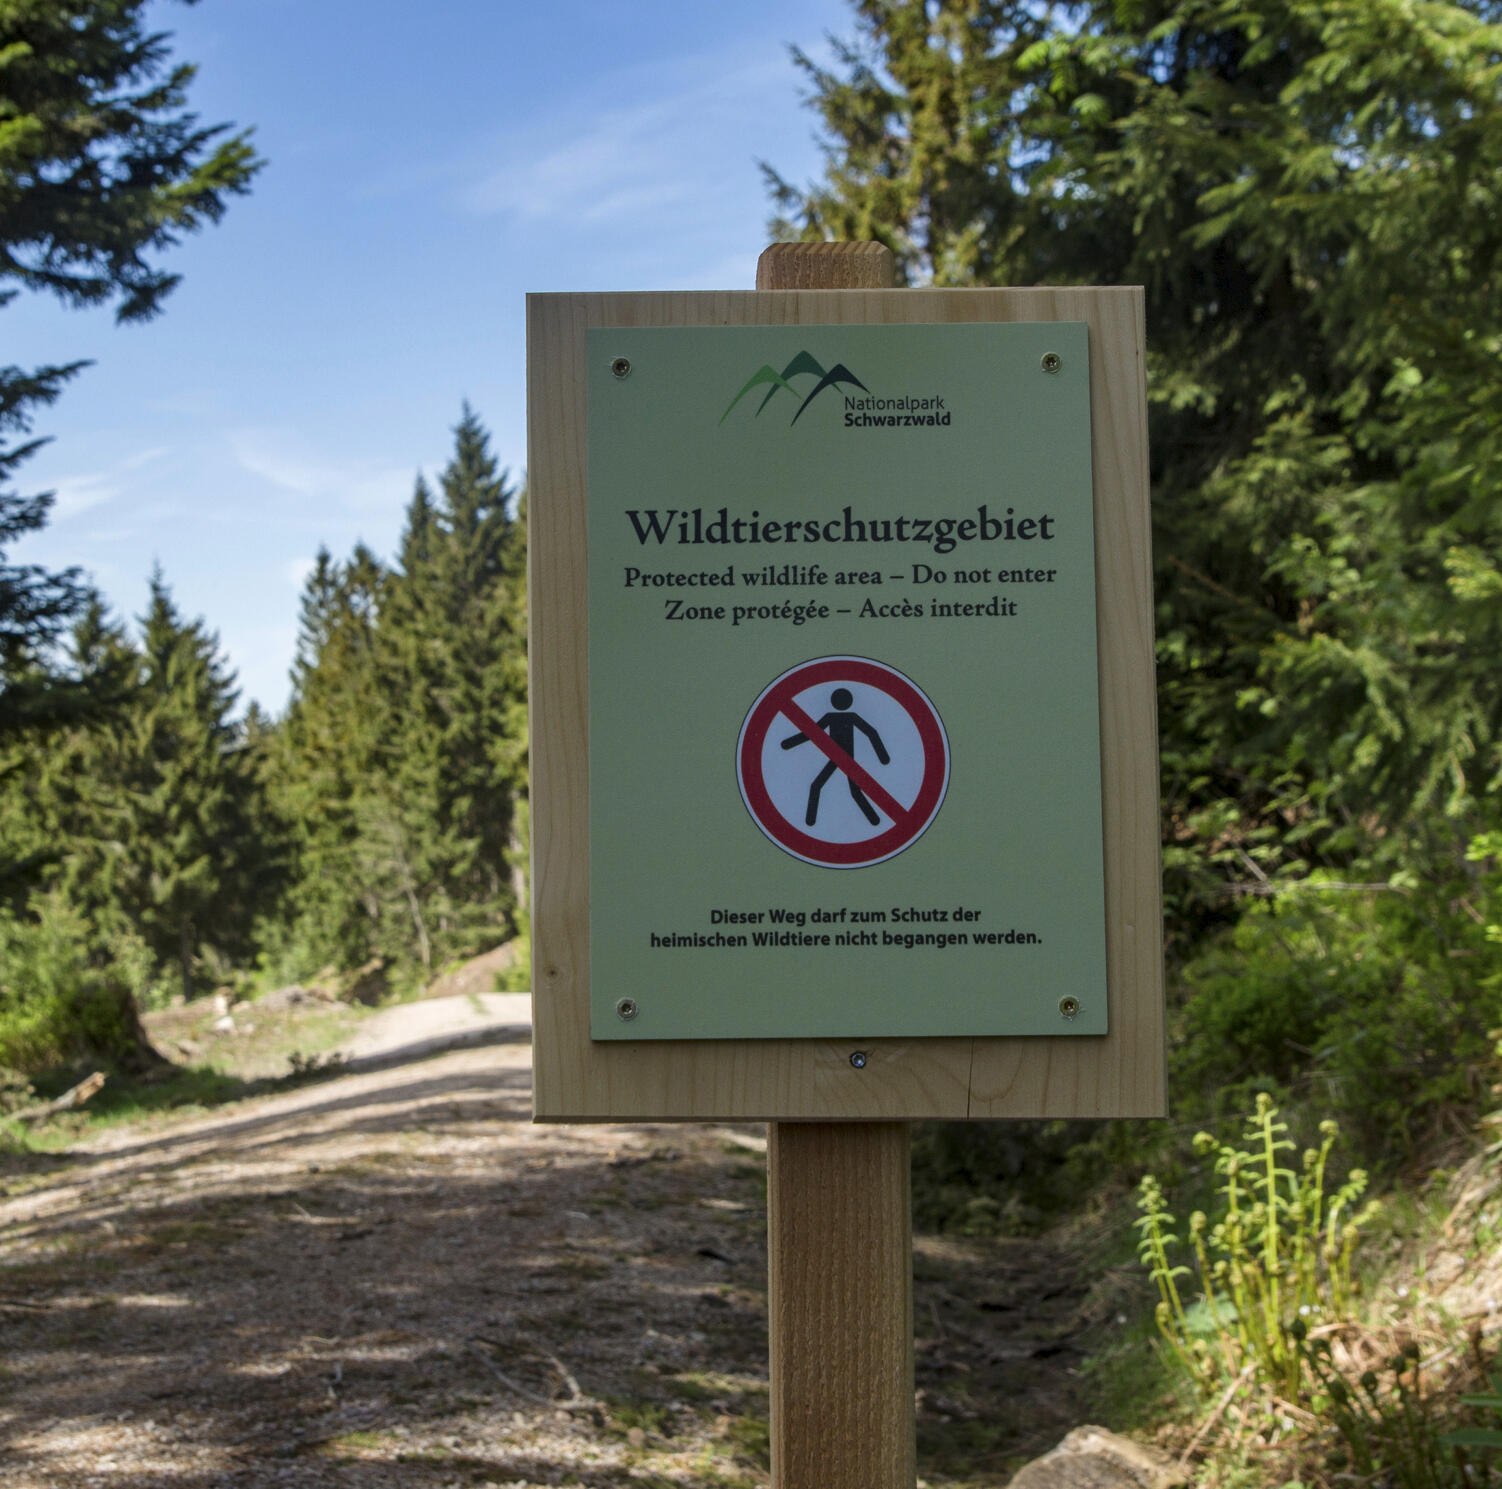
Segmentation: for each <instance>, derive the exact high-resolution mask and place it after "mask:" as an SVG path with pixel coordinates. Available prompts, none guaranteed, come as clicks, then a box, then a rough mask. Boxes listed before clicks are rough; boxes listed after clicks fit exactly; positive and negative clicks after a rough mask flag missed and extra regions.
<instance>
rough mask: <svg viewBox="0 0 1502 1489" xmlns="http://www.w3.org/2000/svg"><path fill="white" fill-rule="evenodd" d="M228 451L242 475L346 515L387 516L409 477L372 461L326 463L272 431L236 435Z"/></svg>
mask: <svg viewBox="0 0 1502 1489" xmlns="http://www.w3.org/2000/svg"><path fill="white" fill-rule="evenodd" d="M229 442H230V450H231V453H232V454H233V456H234V460H235V463H236V464H237V465H238V466H239V467H240V468H241V470H244V471H247V472H248V473H249V474H251V475H253V476H258V477H259V478H260V479H261V480H263V481H265V482H267V483H268V484H270V485H272V486H275V487H277V488H278V489H279V490H282V491H288V492H291V493H292V494H293V495H294V496H301V497H307V498H309V499H316V500H317V501H319V502H327V501H336V502H338V503H340V504H341V505H342V506H343V507H345V508H346V509H347V510H349V511H354V512H386V511H390V510H391V509H392V508H393V507H400V506H402V505H404V504H405V503H406V501H407V498H408V497H409V496H410V495H411V491H412V480H413V475H412V471H411V470H410V469H408V468H402V467H398V466H394V465H391V464H388V463H385V462H383V461H380V460H375V459H368V458H367V459H330V458H329V457H327V456H322V455H317V454H310V453H308V452H307V451H306V450H304V449H300V448H297V447H296V444H295V442H294V441H293V440H291V439H289V438H288V437H287V436H285V435H283V434H280V433H277V432H275V431H267V430H252V429H247V430H238V431H236V432H233V433H231V435H230V436H229Z"/></svg>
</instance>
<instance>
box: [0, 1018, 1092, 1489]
mask: <svg viewBox="0 0 1502 1489" xmlns="http://www.w3.org/2000/svg"><path fill="white" fill-rule="evenodd" d="M440 1001H446V1000H434V1002H435V1003H436V1002H440ZM480 1001H481V1004H482V1008H481V1009H480V1010H473V1009H472V1010H471V1012H472V1013H473V1014H474V1015H475V1018H476V1020H477V1021H478V1020H480V1019H481V1016H482V1014H483V1022H477V1023H476V1024H475V1025H474V1026H473V1027H469V1028H459V1027H456V1026H455V1025H454V1024H453V1023H450V1022H445V1020H446V1019H447V1018H448V1014H447V1013H443V1012H440V1014H439V1015H431V1014H419V1013H417V1012H416V1010H422V1009H423V1008H424V1006H425V1005H423V1004H414V1005H410V1009H411V1011H409V1010H407V1009H402V1010H390V1012H392V1013H398V1014H400V1015H401V1017H400V1018H399V1019H397V1020H395V1021H393V1022H392V1023H391V1024H389V1025H387V1030H388V1032H387V1033H386V1034H379V1035H378V1036H377V1035H371V1036H370V1038H371V1041H372V1042H371V1043H369V1044H366V1045H362V1046H361V1047H362V1048H366V1049H367V1050H368V1054H367V1055H366V1056H362V1057H360V1058H365V1059H372V1060H376V1061H377V1062H379V1061H380V1060H385V1061H387V1062H390V1061H391V1060H392V1059H393V1058H395V1057H397V1056H398V1055H399V1053H400V1052H401V1051H402V1050H408V1051H410V1050H411V1048H412V1047H413V1046H414V1045H417V1046H419V1047H420V1046H421V1044H422V1042H423V1041H424V1040H428V1039H434V1038H448V1037H460V1036H464V1037H467V1036H475V1037H483V1038H485V1039H487V1040H490V1041H491V1042H490V1043H487V1044H486V1045H484V1046H483V1047H477V1048H468V1049H459V1050H453V1051H450V1052H448V1053H445V1054H441V1055H437V1056H434V1057H431V1058H427V1059H422V1060H409V1061H407V1062H406V1063H401V1064H393V1063H386V1064H384V1065H379V1063H378V1066H377V1068H367V1069H362V1070H360V1071H357V1072H354V1073H346V1074H341V1075H339V1076H337V1077H336V1078H332V1079H326V1080H323V1081H321V1082H318V1083H310V1084H306V1085H302V1086H299V1087H296V1088H293V1089H284V1090H281V1091H277V1092H274V1093H272V1094H268V1095H262V1096H258V1097H254V1098H252V1099H248V1100H244V1101H240V1102H237V1103H234V1104H232V1105H230V1106H226V1107H222V1108H219V1109H217V1110H215V1111H213V1112H211V1113H209V1114H207V1115H198V1116H194V1117H191V1118H178V1119H174V1120H171V1121H167V1122H161V1121H158V1122H154V1123H150V1124H142V1125H139V1126H135V1127H130V1128H120V1129H116V1130H112V1131H107V1132H105V1133H103V1134H101V1135H99V1136H97V1137H94V1138H92V1139H91V1140H90V1141H89V1142H88V1143H87V1144H86V1145H85V1146H81V1147H80V1148H78V1149H76V1150H75V1151H73V1152H70V1153H67V1154H64V1155H58V1156H52V1157H45V1158H43V1157H33V1158H31V1159H29V1160H26V1161H24V1162H21V1161H17V1162H13V1163H12V1162H10V1161H7V1162H8V1163H9V1167H7V1168H5V1169H0V1329H3V1334H0V1339H3V1353H0V1486H4V1489H22V1486H24V1489H84V1486H90V1489H93V1486H101V1489H103V1486H108V1489H137V1486H139V1489H258V1486H263V1485H268V1486H269V1485H294V1486H312V1485H338V1486H360V1489H381V1486H388V1485H389V1486H393V1489H394V1486H397V1485H400V1486H403V1489H440V1486H444V1489H447V1486H459V1485H464V1486H471V1485H474V1486H481V1485H490V1486H493V1489H541V1486H543V1485H550V1486H551V1485H564V1484H572V1485H577V1486H580V1489H642V1486H643V1485H647V1486H651V1489H669V1486H674V1489H711V1486H712V1489H752V1486H762V1485H765V1484H766V1483H767V1465H766V1425H765V1412H766V1321H765V1308H766V1305H765V1275H766V1274H765V1226H766V1215H765V1199H764V1171H763V1170H764V1165H763V1158H762V1154H763V1152H764V1149H765V1143H764V1140H763V1138H762V1136H761V1135H760V1132H759V1130H758V1129H754V1128H741V1129H735V1130H732V1129H729V1128H722V1127H711V1126H677V1127H666V1126H656V1127H652V1126H641V1125H606V1126H575V1127H538V1126H533V1125H531V1123H530V1120H529V1119H530V1059H529V1056H530V1049H529V1045H528V1043H527V1037H526V1031H525V1030H524V1029H522V1028H520V1027H519V1026H517V1025H514V1024H508V1022H507V1020H508V1019H511V1018H513V1017H514V1014H515V1005H514V1004H512V1003H509V1002H506V1001H505V1000H502V1001H501V1002H499V1003H494V1004H492V1003H490V1002H488V1000H486V999H481V1000H480ZM432 1017H437V1018H438V1020H439V1022H438V1023H437V1024H430V1023H428V1022H427V1019H429V1018H432ZM380 1018H384V1015H380V1016H378V1018H377V1019H372V1020H371V1024H372V1025H374V1024H376V1023H377V1022H378V1019H380ZM413 1018H416V1019H417V1020H418V1022H416V1023H413V1022H410V1020H412V1019H413ZM508 1029H509V1030H511V1032H510V1033H508V1032H507V1030H508ZM353 1047H354V1046H352V1048H353ZM917 1278H918V1282H917V1316H918V1319H919V1330H920V1334H921V1336H922V1337H921V1338H920V1339H919V1356H918V1358H919V1368H918V1385H919V1388H920V1389H919V1413H920V1415H919V1421H920V1461H921V1462H922V1465H923V1473H924V1477H925V1479H926V1480H927V1481H928V1483H929V1484H931V1485H933V1486H935V1489H938V1486H941V1485H942V1486H956V1489H958V1486H962V1485H963V1486H965V1489H991V1486H995V1485H999V1484H1002V1483H1004V1482H1005V1479H1006V1475H1007V1471H1008V1469H1009V1468H1010V1466H1012V1465H1013V1464H1014V1463H1015V1462H1017V1461H1020V1460H1021V1459H1022V1458H1024V1457H1027V1456H1029V1455H1030V1454H1031V1453H1032V1452H1035V1451H1038V1450H1040V1449H1041V1448H1043V1447H1046V1446H1049V1445H1050V1444H1051V1443H1052V1442H1054V1441H1056V1440H1057V1439H1058V1438H1059V1437H1060V1436H1062V1434H1063V1432H1064V1431H1065V1430H1066V1429H1067V1428H1068V1427H1069V1426H1071V1425H1073V1422H1074V1421H1076V1420H1079V1418H1078V1417H1076V1416H1075V1415H1074V1413H1075V1411H1076V1406H1077V1402H1076V1396H1077V1382H1076V1380H1075V1377H1074V1374H1073V1371H1072V1366H1073V1365H1074V1364H1077V1363H1078V1360H1079V1353H1078V1349H1077V1346H1076V1344H1075V1338H1076V1336H1077V1334H1078V1332H1079V1331H1080V1329H1081V1328H1082V1326H1085V1325H1086V1324H1089V1323H1094V1322H1096V1321H1098V1317H1099V1311H1098V1310H1096V1312H1095V1314H1094V1315H1091V1313H1090V1311H1089V1310H1088V1309H1082V1305H1081V1298H1080V1291H1079V1288H1078V1287H1077V1285H1076V1284H1075V1281H1074V1273H1073V1266H1072V1264H1071V1262H1070V1261H1069V1260H1068V1259H1067V1258H1065V1257H1061V1256H1060V1255H1059V1254H1058V1253H1056V1252H1054V1251H1051V1250H1050V1249H1049V1248H1048V1247H1046V1246H1044V1245H1042V1244H1041V1243H1039V1242H1037V1241H1017V1242H1007V1241H996V1242H979V1241H948V1240H939V1239H935V1238H921V1237H920V1238H919V1241H918V1247H917Z"/></svg>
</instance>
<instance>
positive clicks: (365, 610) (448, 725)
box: [270, 408, 527, 978]
mask: <svg viewBox="0 0 1502 1489" xmlns="http://www.w3.org/2000/svg"><path fill="white" fill-rule="evenodd" d="M524 545H525V536H524V514H523V511H522V508H521V504H520V502H519V501H518V500H517V498H516V494H515V492H513V491H512V490H511V489H510V488H509V487H508V486H507V485H506V483H505V479H504V477H503V476H502V475H500V474H499V473H498V472H497V469H496V466H495V462H494V460H493V458H492V456H491V454H490V451H489V442H488V437H487V435H486V434H485V431H484V429H483V428H482V426H481V425H480V423H479V421H478V419H476V417H475V416H474V414H473V413H472V412H471V411H470V410H469V409H468V408H466V409H465V411H464V415H463V418H462V419H461V420H460V423H459V425H458V427H457V429H456V430H455V450H454V457H453V459H452V460H451V462H450V463H449V465H448V466H447V467H446V468H445V469H444V471H443V473H442V475H441V478H440V491H439V495H438V497H437V498H436V499H435V497H434V496H433V494H432V492H431V491H430V490H429V488H428V486H427V484H426V482H424V481H421V480H419V482H418V484H417V488H416V491H415V493H414V495H413V498H412V502H411V505H410V506H409V508H408V512H407V524H406V530H405V532H404V534H403V537H402V544H401V552H400V559H401V564H400V568H399V569H396V570H387V569H386V568H384V567H383V566H382V565H381V564H380V563H379V562H378V561H377V560H376V559H375V558H374V557H373V556H372V555H371V554H370V553H369V552H368V551H366V550H364V549H357V550H356V552H355V554H354V556H353V557H352V559H351V560H350V561H349V562H348V563H347V564H339V563H336V562H335V561H334V560H332V559H331V558H330V556H329V555H328V554H326V553H324V554H320V555H319V559H318V564H317V566H316V568H315V570H314V572H313V574H312V575H311V576H310V578H309V581H308V586H307V589H306V591H305V593H304V596H303V621H302V633H301V637H300V640H299V650H298V660H297V664H296V667H295V670H294V675H293V683H294V694H293V700H292V704H291V707H290V709H289V712H288V717H287V720H286V722H285V725H284V726H283V728H282V730H281V731H280V734H279V738H278V740H277V743H276V748H275V756H274V763H273V769H272V772H271V777H270V781H271V788H272V795H273V800H274V803H275V809H276V811H277V813H278V814H279V816H280V817H281V818H282V820H284V821H285V822H286V823H288V824H289V830H290V832H291V833H292V837H293V842H294V847H295V856H296V857H295V867H294V874H293V886H292V888H291V891H290V896H289V902H288V907H289V909H290V910H291V914H292V921H293V923H292V926H291V928H290V929H289V930H283V931H280V932H278V931H273V933H272V937H273V939H279V944H280V946H281V954H282V956H283V959H284V960H287V959H289V958H290V959H291V960H293V961H297V962H300V963H301V964H302V965H303V967H304V969H310V968H311V967H316V966H320V965H322V964H324V963H325V962H331V963H333V964H334V965H337V966H340V967H346V968H347V967H353V966H358V965H361V964H362V963H363V962H365V961H367V960H368V959H370V958H372V957H375V956H381V957H385V958H387V959H388V960H390V961H391V962H392V964H393V966H394V967H395V969H396V972H397V975H398V977H399V978H405V977H411V976H414V975H415V976H418V977H422V976H426V975H430V974H431V971H432V969H433V968H435V967H437V966H441V965H442V964H443V963H444V962H447V961H450V960H453V959H455V958H459V957H464V956H469V955H473V954H474V953H475V952H477V951H480V950H482V949H485V948H488V947H490V946H494V945H496V944H497V943H499V942H501V941H504V940H506V939H508V938H509V936H510V935H511V933H512V931H513V929H514V924H515V917H516V906H517V903H518V899H519V896H518V892H517V891H518V880H519V876H520V873H521V865H522V863H523V862H524V859H525V852H526V848H525V831H526V759H527V755H526V751H527V736H526V608H525V587H524V581H523V567H524V551H525V549H524Z"/></svg>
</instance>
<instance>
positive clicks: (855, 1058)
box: [850, 1050, 866, 1070]
mask: <svg viewBox="0 0 1502 1489" xmlns="http://www.w3.org/2000/svg"><path fill="white" fill-rule="evenodd" d="M850 1063H851V1064H852V1065H853V1066H855V1068H856V1069H857V1070H864V1069H865V1068H866V1052H865V1050H856V1052H855V1053H854V1054H853V1055H851V1057H850Z"/></svg>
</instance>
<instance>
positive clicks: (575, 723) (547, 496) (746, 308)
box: [527, 288, 1166, 1122]
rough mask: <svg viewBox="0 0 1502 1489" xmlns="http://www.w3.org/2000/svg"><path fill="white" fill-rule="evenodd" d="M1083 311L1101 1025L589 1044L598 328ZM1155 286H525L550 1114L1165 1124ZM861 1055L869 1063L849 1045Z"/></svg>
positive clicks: (536, 908) (544, 1092)
mask: <svg viewBox="0 0 1502 1489" xmlns="http://www.w3.org/2000/svg"><path fill="white" fill-rule="evenodd" d="M1024 321H1043V322H1047V321H1084V322H1086V323H1087V324H1088V326H1089V328H1090V334H1089V339H1090V383H1091V431H1090V437H1091V454H1092V461H1093V466H1094V511H1095V529H1096V601H1097V636H1098V654H1099V669H1100V719H1101V756H1102V809H1103V825H1104V855H1105V887H1106V975H1107V991H1108V997H1109V999H1110V1006H1111V1028H1110V1032H1109V1033H1108V1034H1105V1035H1102V1036H1099V1037H1080V1036H1071V1037H1060V1038H1051V1037H1028V1038H965V1039H959V1038H942V1039H922V1038H917V1039H878V1040H872V1041H860V1042H859V1043H858V1044H857V1043H855V1042H852V1041H851V1040H830V1039H812V1040H811V1039H776V1040H686V1041H670V1042H648V1041H642V1042H640V1043H634V1042H625V1043H622V1042H617V1041H610V1042H596V1041H592V1040H591V1039H590V1034H589V975H590V969H589V716H588V714H589V709H588V677H589V671H588V652H587V635H588V597H587V577H588V568H587V556H586V493H587V487H586V479H587V475H586V459H585V450H586V429H585V392H584V389H585V333H586V331H588V330H590V329H593V328H595V327H635V326H738V325H767V326H786V325H833V324H872V323H877V324H883V323H906V324H935V323H938V324H945V323H950V324H957V323H963V322H1024ZM1143 348H1144V315H1143V296H1142V291H1141V290H1140V289H1135V288H1106V289H1075V288H1064V289H1025V290H1014V289H995V290H792V291H762V292H735V291H725V292H673V293H660V294H640V293H637V294H625V293H623V294H547V295H532V296H529V297H528V326H527V360H528V375H527V387H528V447H529V458H528V481H527V487H528V493H527V503H528V513H527V517H528V540H529V556H528V594H529V603H530V608H531V641H530V662H529V668H530V687H531V743H532V752H531V762H532V793H531V794H532V956H533V995H532V996H533V1037H534V1095H533V1101H534V1115H535V1118H536V1120H538V1121H667V1122H671V1121H704V1120H714V1119H719V1120H737V1121H749V1120H770V1121H851V1120H855V1121H862V1120H864V1121H907V1120H915V1119H922V1118H972V1119H983V1118H1002V1117H1047V1118H1055V1117H1132V1116H1136V1117H1151V1116H1161V1115H1163V1114H1164V1112H1165V1110H1166V1070H1165V1054H1164V1010H1163V964H1162V901H1161V869H1160V854H1159V825H1158V823H1159V818H1158V757H1157V710H1156V699H1155V693H1154V667H1153V609H1152V562H1151V536H1150V526H1149V511H1148V472H1147V445H1146V384H1145V376H1144V359H1143ZM857 1048H858V1049H859V1050H860V1051H861V1053H862V1054H863V1055H864V1056H865V1059H864V1061H863V1063H861V1064H860V1065H859V1066H857V1065H856V1064H854V1063H853V1062H852V1060H851V1055H852V1054H853V1053H854V1052H855V1051H856V1049H857Z"/></svg>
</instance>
